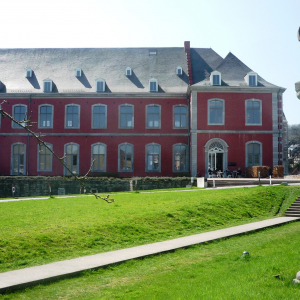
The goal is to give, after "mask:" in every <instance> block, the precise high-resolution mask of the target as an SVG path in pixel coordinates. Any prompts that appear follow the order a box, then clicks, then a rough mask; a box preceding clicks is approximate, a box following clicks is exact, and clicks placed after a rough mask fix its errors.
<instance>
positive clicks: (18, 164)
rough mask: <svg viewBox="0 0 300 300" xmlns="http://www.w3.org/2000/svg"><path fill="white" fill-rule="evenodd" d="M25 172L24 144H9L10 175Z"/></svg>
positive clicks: (23, 173)
mask: <svg viewBox="0 0 300 300" xmlns="http://www.w3.org/2000/svg"><path fill="white" fill-rule="evenodd" d="M25 174H26V145H25V144H23V143H15V144H12V146H11V175H25Z"/></svg>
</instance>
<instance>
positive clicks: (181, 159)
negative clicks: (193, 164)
mask: <svg viewBox="0 0 300 300" xmlns="http://www.w3.org/2000/svg"><path fill="white" fill-rule="evenodd" d="M188 166H189V162H188V146H187V145H185V144H175V145H173V172H188Z"/></svg>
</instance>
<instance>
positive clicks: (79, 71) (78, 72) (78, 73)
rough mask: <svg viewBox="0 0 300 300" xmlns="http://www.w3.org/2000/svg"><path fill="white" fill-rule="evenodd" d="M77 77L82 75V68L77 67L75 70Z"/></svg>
mask: <svg viewBox="0 0 300 300" xmlns="http://www.w3.org/2000/svg"><path fill="white" fill-rule="evenodd" d="M75 77H81V69H80V68H77V69H76V70H75Z"/></svg>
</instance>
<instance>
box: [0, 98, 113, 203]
mask: <svg viewBox="0 0 300 300" xmlns="http://www.w3.org/2000/svg"><path fill="white" fill-rule="evenodd" d="M6 102H7V101H6V100H3V101H2V103H1V104H0V105H1V108H0V113H1V116H2V118H3V119H4V118H5V117H7V118H9V119H10V120H12V121H13V122H15V123H16V124H18V125H19V126H20V127H22V128H23V129H24V130H26V131H27V132H28V133H29V134H30V135H31V136H33V137H34V138H35V139H36V140H37V142H38V144H39V146H45V147H46V148H47V149H48V150H49V151H50V152H51V153H52V154H53V155H54V157H55V158H56V159H57V160H58V161H59V162H60V163H61V164H62V165H63V166H64V167H65V168H66V169H67V170H68V171H69V173H70V174H71V176H73V177H74V178H75V180H76V181H78V183H79V184H80V186H81V188H83V189H85V190H86V191H88V192H89V193H91V194H92V195H94V196H95V197H96V198H100V199H102V200H104V201H106V202H108V203H112V202H114V201H115V200H114V199H109V195H107V197H101V196H99V195H97V194H95V193H93V192H92V191H91V190H90V189H89V188H87V187H86V185H85V184H84V183H83V180H84V179H86V177H87V175H88V174H89V173H90V172H91V170H92V167H93V164H94V160H93V162H92V164H91V166H90V168H89V170H88V172H87V173H86V174H85V175H84V176H82V177H79V176H77V175H76V174H75V173H73V172H72V171H71V170H70V169H69V167H68V166H67V164H66V162H65V158H66V154H64V156H63V157H58V156H57V155H56V153H55V152H54V151H53V150H52V149H51V148H50V147H49V146H47V144H46V143H45V142H44V141H43V140H42V139H41V137H43V136H44V135H42V134H41V133H39V134H35V133H34V132H33V131H32V130H30V129H29V127H32V124H36V123H37V122H31V113H30V116H29V118H28V119H27V118H26V116H27V114H26V115H25V117H24V120H22V121H17V120H16V119H14V118H13V117H12V116H11V115H10V114H8V113H7V112H5V111H4V110H3V109H2V105H3V104H5V103H6Z"/></svg>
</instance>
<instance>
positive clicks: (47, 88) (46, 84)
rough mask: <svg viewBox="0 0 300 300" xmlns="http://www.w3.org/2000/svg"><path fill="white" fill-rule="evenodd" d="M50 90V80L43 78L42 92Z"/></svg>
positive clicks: (49, 91)
mask: <svg viewBox="0 0 300 300" xmlns="http://www.w3.org/2000/svg"><path fill="white" fill-rule="evenodd" d="M51 92H52V80H51V79H45V80H44V93H51Z"/></svg>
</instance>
